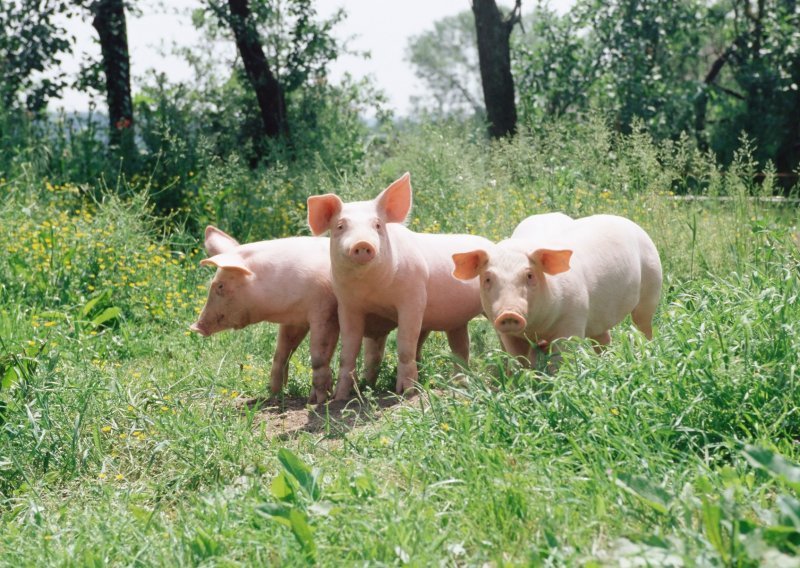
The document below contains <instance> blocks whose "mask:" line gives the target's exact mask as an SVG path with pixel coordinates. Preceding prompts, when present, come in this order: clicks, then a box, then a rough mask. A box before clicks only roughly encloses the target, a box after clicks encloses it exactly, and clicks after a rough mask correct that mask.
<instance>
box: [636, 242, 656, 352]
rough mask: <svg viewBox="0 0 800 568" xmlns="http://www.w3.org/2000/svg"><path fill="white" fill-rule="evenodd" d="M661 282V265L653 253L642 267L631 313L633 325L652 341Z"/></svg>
mask: <svg viewBox="0 0 800 568" xmlns="http://www.w3.org/2000/svg"><path fill="white" fill-rule="evenodd" d="M661 282H662V273H661V264H660V263H659V262H658V253H657V252H655V251H653V256H652V257H650V258H648V261H647V262H644V263H643V265H642V283H641V287H640V290H641V292H640V293H639V303H638V304H637V305H636V307H635V308H633V311H632V312H631V319H632V320H633V323H634V324H635V325H636V327H638V328H639V329H640V330H642V333H644V336H645V337H646V338H647V339H653V315H654V314H655V313H656V308H657V307H658V301H659V298H660V296H661Z"/></svg>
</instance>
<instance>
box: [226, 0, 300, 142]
mask: <svg viewBox="0 0 800 568" xmlns="http://www.w3.org/2000/svg"><path fill="white" fill-rule="evenodd" d="M228 6H229V7H230V10H231V18H230V25H231V29H232V30H233V34H234V36H235V37H236V47H237V49H238V50H239V54H240V55H241V56H242V62H243V63H244V68H245V71H246V72H247V77H248V79H249V80H250V84H251V85H252V86H253V90H254V91H255V93H256V98H257V99H258V107H259V109H260V111H261V120H262V122H263V123H264V133H265V134H266V135H267V136H268V137H270V138H284V139H288V138H289V123H288V121H287V119H286V100H285V99H284V96H283V89H282V88H281V85H280V83H279V82H278V79H277V78H276V77H275V75H274V74H273V73H272V71H271V70H270V68H269V63H268V62H267V58H266V56H265V55H264V50H263V48H262V47H261V40H260V39H259V37H258V32H257V31H256V29H255V27H254V26H253V25H252V23H251V22H250V7H249V5H248V0H228Z"/></svg>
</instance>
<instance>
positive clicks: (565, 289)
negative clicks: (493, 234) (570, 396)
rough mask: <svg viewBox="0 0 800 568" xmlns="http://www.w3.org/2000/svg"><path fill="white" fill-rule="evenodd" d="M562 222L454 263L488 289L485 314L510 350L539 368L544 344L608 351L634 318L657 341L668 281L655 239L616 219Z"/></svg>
mask: <svg viewBox="0 0 800 568" xmlns="http://www.w3.org/2000/svg"><path fill="white" fill-rule="evenodd" d="M528 221H529V219H526V221H524V222H523V223H527V222H528ZM554 221H556V222H555V223H552V224H551V225H550V226H549V228H548V229H547V230H546V231H535V230H529V229H531V228H532V227H533V224H532V223H528V225H529V228H528V229H526V228H524V227H519V228H518V229H520V230H519V231H515V232H514V234H513V235H512V237H511V238H509V239H506V240H504V241H501V242H499V243H497V244H496V245H492V246H490V247H487V248H478V249H474V250H472V251H469V252H461V253H457V254H454V255H453V265H454V270H453V275H454V276H455V277H456V278H458V279H461V280H464V281H468V282H478V281H479V282H480V295H481V303H482V305H483V309H484V312H485V313H486V315H487V317H488V318H489V320H490V321H491V322H493V325H494V328H495V330H496V331H497V332H498V334H499V335H500V339H501V342H502V344H503V347H504V349H505V350H506V351H507V352H508V353H509V354H511V355H513V356H515V357H517V358H520V359H522V360H523V361H524V362H526V363H528V364H530V365H533V364H534V363H535V356H536V346H537V344H544V345H546V344H550V343H551V342H552V341H554V340H556V339H559V338H564V337H573V336H576V337H588V338H590V339H593V340H594V341H596V342H597V343H598V345H601V346H602V345H608V344H609V343H610V341H611V335H610V328H611V327H613V326H614V325H616V324H618V323H619V322H620V321H622V319H623V318H624V317H625V316H626V315H628V314H631V317H632V319H633V323H634V324H636V326H637V327H638V328H639V329H640V330H641V331H642V333H644V335H645V337H647V338H648V339H652V337H653V315H654V314H655V311H656V307H657V305H658V302H659V297H660V294H661V283H662V273H661V261H660V259H659V256H658V251H657V250H656V247H655V245H654V244H653V241H652V240H651V239H650V237H649V236H648V235H647V233H646V232H645V231H644V230H643V229H642V228H641V227H639V226H638V225H637V224H635V223H634V222H632V221H630V220H628V219H625V218H623V217H618V216H615V215H593V216H591V217H585V218H582V219H577V220H574V221H567V222H564V223H559V222H557V219H555V218H550V220H549V222H554ZM562 221H564V220H563V219H562ZM552 347H553V349H554V351H555V355H556V357H555V359H557V355H558V346H557V345H554V346H552Z"/></svg>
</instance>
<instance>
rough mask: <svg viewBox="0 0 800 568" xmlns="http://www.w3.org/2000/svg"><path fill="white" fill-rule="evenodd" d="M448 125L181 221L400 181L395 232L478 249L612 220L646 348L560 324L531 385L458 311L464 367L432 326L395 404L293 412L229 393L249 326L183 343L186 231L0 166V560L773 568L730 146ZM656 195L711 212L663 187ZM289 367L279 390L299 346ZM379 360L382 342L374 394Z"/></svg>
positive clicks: (782, 400) (776, 301) (775, 359)
mask: <svg viewBox="0 0 800 568" xmlns="http://www.w3.org/2000/svg"><path fill="white" fill-rule="evenodd" d="M456 134H457V133H456V132H452V131H448V130H447V129H442V130H435V129H430V130H426V131H422V132H413V133H407V134H404V135H402V136H400V138H399V139H398V140H396V141H395V142H394V143H393V144H394V146H392V148H391V151H389V152H388V153H387V154H386V155H383V156H379V157H374V158H373V159H374V162H365V164H364V165H363V167H362V168H361V169H360V170H358V173H356V174H348V175H344V174H340V173H337V172H335V171H332V170H330V169H328V168H324V167H320V168H318V169H317V170H315V171H313V172H309V171H304V172H298V173H296V174H295V175H293V176H292V175H290V174H289V173H287V172H285V171H284V172H283V173H282V174H281V177H280V180H279V181H272V182H270V183H278V184H282V185H281V187H283V188H284V190H283V191H282V192H278V193H279V195H281V199H282V200H283V199H285V200H287V204H286V207H285V211H290V212H291V214H285V213H284V212H281V211H277V209H278V206H279V205H280V203H273V204H272V205H271V206H272V207H273V208H274V209H275V210H276V212H275V217H274V218H273V217H270V216H269V212H268V211H266V212H264V214H263V216H261V215H259V214H256V215H253V214H247V211H246V210H247V208H248V207H252V206H253V203H256V202H258V203H263V204H267V203H269V199H268V195H256V196H254V197H253V198H252V199H254V200H255V201H248V202H244V203H242V204H240V205H239V206H237V207H234V206H233V205H228V204H226V203H223V202H222V201H220V202H218V203H217V205H218V206H219V207H218V208H217V209H215V210H214V211H215V212H214V213H213V214H212V213H209V215H211V217H210V218H209V220H212V221H215V222H218V223H219V224H220V226H221V227H222V228H223V229H227V228H228V227H227V226H226V220H229V219H232V220H235V223H238V227H239V230H240V231H241V232H242V233H243V234H245V235H246V237H247V238H265V237H268V236H275V235H280V234H286V233H292V232H303V231H304V230H305V229H304V228H303V226H302V222H303V221H302V201H303V198H304V196H305V195H310V194H315V193H321V192H324V191H332V190H333V191H337V192H338V193H340V194H342V195H344V196H346V197H347V198H360V197H368V196H371V195H372V194H374V193H376V192H377V191H378V190H379V189H382V188H383V187H385V185H386V183H387V182H388V181H391V179H393V178H394V177H396V176H397V174H398V173H401V172H402V171H404V170H406V169H408V170H410V171H411V172H412V184H413V185H414V188H415V199H416V201H415V208H414V211H413V212H412V217H413V218H412V221H411V226H412V227H414V228H416V229H418V230H443V231H472V232H476V233H480V234H486V235H487V236H489V237H492V238H500V237H502V236H503V235H505V234H508V233H509V232H510V230H511V228H512V227H513V225H514V224H515V223H516V222H517V221H518V220H519V219H520V218H522V217H523V216H524V215H526V214H531V213H535V212H541V211H545V210H563V211H565V212H567V213H569V214H572V215H575V216H580V215H586V214H591V213H593V212H615V213H618V214H622V215H625V216H628V217H631V218H633V219H634V220H636V221H637V222H639V223H641V224H642V225H643V226H644V227H645V228H646V229H647V230H648V231H649V232H650V234H651V235H652V236H653V238H654V240H655V242H656V244H657V246H658V248H659V251H660V253H661V255H662V260H663V263H664V272H665V275H666V281H665V288H664V290H665V291H664V297H663V300H662V304H661V306H660V309H659V311H658V314H657V321H656V338H655V339H654V341H652V342H647V341H645V340H644V338H643V337H642V336H641V335H640V334H639V333H638V332H636V331H635V329H634V328H633V327H632V325H631V324H630V322H629V321H626V322H623V324H621V325H619V326H617V328H615V329H614V330H613V334H612V335H613V343H612V345H611V347H610V348H609V349H608V350H607V351H606V352H604V353H603V354H601V355H599V356H598V355H596V354H594V352H593V350H592V349H591V346H590V345H588V344H587V343H585V342H582V341H575V340H573V341H572V343H573V345H571V346H570V349H568V350H567V351H566V355H565V358H564V363H563V365H562V367H561V368H560V370H559V371H558V372H557V373H556V374H554V375H548V374H543V373H542V372H540V371H532V370H523V369H519V368H516V367H514V366H513V365H511V369H510V370H503V369H504V367H505V363H506V361H505V358H504V356H503V354H502V353H501V352H500V351H499V350H498V344H497V341H496V338H495V336H494V334H493V332H492V330H491V328H490V326H489V325H488V323H487V322H486V321H484V320H476V321H474V322H473V324H472V327H471V332H472V345H473V352H474V354H475V355H474V360H473V362H472V365H471V370H470V372H469V374H468V376H467V378H466V380H462V381H454V380H453V379H452V378H451V376H450V374H451V368H452V367H451V363H450V360H449V358H448V352H447V349H446V342H445V340H444V339H443V338H442V337H438V336H434V337H433V338H432V340H431V341H430V342H429V343H428V344H427V345H426V350H425V354H424V355H425V357H424V363H423V367H422V371H421V376H422V377H423V387H422V392H421V394H420V395H419V396H418V397H416V398H415V399H413V400H411V401H408V402H405V403H402V404H391V403H387V402H386V401H385V400H383V399H380V398H379V396H380V393H371V392H370V393H366V398H367V401H370V400H371V401H373V402H374V406H372V405H370V404H369V402H368V403H365V407H364V408H362V409H361V410H360V413H359V414H358V415H357V416H356V412H357V410H358V409H357V405H351V408H349V409H344V410H341V409H337V408H330V409H327V410H326V409H320V410H319V412H320V414H321V416H320V417H319V418H318V419H317V422H316V424H317V427H315V428H305V429H304V428H302V427H301V428H298V427H296V426H297V425H294V424H289V423H287V422H286V421H285V420H286V419H285V418H281V416H280V415H279V413H278V412H277V411H276V410H274V409H273V410H263V409H255V410H243V409H242V408H241V407H240V404H239V402H240V401H241V400H243V399H246V398H249V397H255V396H259V395H262V394H264V392H265V391H266V390H267V385H268V376H269V364H270V358H271V355H272V350H273V346H274V341H275V333H276V328H275V326H270V325H258V326H252V327H250V328H247V329H245V330H242V331H240V332H229V333H225V334H220V335H217V336H214V337H212V338H210V339H205V340H204V339H202V338H200V337H196V336H194V335H189V334H188V332H187V331H186V328H187V326H188V324H189V323H191V321H192V319H193V317H194V315H195V314H196V312H197V310H198V309H199V307H200V306H201V305H202V302H203V301H204V297H205V285H206V283H207V282H208V279H209V278H210V274H209V273H208V272H207V271H205V270H204V269H200V268H198V267H197V262H198V260H199V259H200V258H202V256H203V254H202V252H201V251H199V250H198V241H197V239H196V237H197V235H193V234H188V233H186V232H183V231H180V230H171V231H168V232H165V231H164V230H163V225H162V224H160V222H159V221H158V220H156V219H154V218H152V217H151V216H150V215H149V214H148V208H147V204H146V201H145V199H144V198H143V197H142V196H139V197H137V196H136V195H139V194H136V195H135V196H134V197H133V198H132V199H130V200H126V201H121V200H119V199H117V198H113V197H110V196H106V198H105V199H102V200H100V201H92V200H90V199H88V198H86V197H85V195H84V192H82V191H81V190H80V189H79V188H78V187H76V186H73V185H70V184H66V185H64V184H62V185H59V184H55V183H54V182H47V181H46V180H44V179H40V178H38V177H35V176H33V177H31V176H27V177H26V176H22V175H20V176H17V177H15V178H14V179H11V180H4V181H2V182H0V195H2V197H3V205H2V206H0V219H2V224H3V227H4V231H3V232H2V234H0V246H2V248H3V250H4V251H5V252H6V253H5V254H4V255H2V256H0V274H2V275H3V277H2V280H0V338H1V339H2V342H1V343H0V380H2V387H1V388H0V534H2V537H0V565H9V566H23V565H98V566H99V565H107V564H111V565H147V566H149V565H169V566H172V565H199V564H203V565H220V566H236V565H253V564H285V565H297V564H303V563H306V562H317V563H319V564H323V565H337V566H338V565H342V564H345V565H352V564H412V565H418V566H426V565H432V564H444V565H481V564H483V563H487V562H488V563H490V564H492V565H497V566H501V565H519V564H531V565H576V564H578V565H595V566H596V565H619V564H622V563H624V562H625V561H626V560H630V561H634V560H636V559H641V558H646V559H647V560H648V561H649V562H650V563H651V564H653V565H664V564H666V565H681V564H683V565H698V564H699V565H731V566H733V565H736V566H739V565H741V566H750V565H753V566H755V565H765V564H776V563H778V562H780V561H785V562H787V564H788V565H792V564H791V563H792V562H795V561H796V560H797V559H796V555H797V552H798V550H797V546H798V543H800V521H798V519H800V502H798V491H799V490H800V469H798V466H796V465H794V463H795V462H798V461H800V451H798V448H797V444H796V440H797V439H798V435H800V418H799V417H798V411H797V408H798V406H800V405H799V404H798V403H800V400H799V399H800V395H798V390H797V388H796V381H797V379H798V370H797V367H798V358H797V353H798V352H800V278H799V276H798V267H800V251H799V250H798V247H797V244H796V242H795V240H794V238H793V233H794V232H796V230H797V228H796V227H795V226H793V225H792V224H793V223H796V217H795V215H796V211H795V210H787V209H780V208H775V207H773V206H770V205H765V204H758V203H756V202H753V201H752V200H750V199H748V197H749V196H750V195H753V194H754V193H756V192H758V191H760V190H761V189H760V188H759V187H755V186H753V185H752V183H751V181H750V180H752V176H750V175H749V173H748V172H749V170H748V167H749V166H748V159H747V155H746V152H745V153H744V154H742V155H740V159H739V161H738V162H737V163H736V164H734V166H733V167H732V168H731V170H730V171H727V172H722V171H720V170H718V169H716V166H715V165H714V164H713V162H710V161H709V160H710V158H704V157H702V156H697V155H696V154H695V155H692V156H690V158H687V157H686V156H687V154H686V152H685V151H684V150H681V149H680V148H677V149H676V148H675V147H658V148H657V147H654V146H653V145H652V144H651V143H650V142H649V141H647V140H643V139H641V138H637V136H639V135H636V134H635V135H633V136H632V137H631V138H624V139H614V138H613V137H612V136H611V135H610V134H609V133H608V132H607V131H606V130H604V129H603V128H601V126H600V125H597V124H594V125H591V124H589V125H587V126H585V127H584V130H583V131H579V132H572V133H571V134H572V135H571V136H569V137H567V136H565V132H563V131H560V130H558V128H557V127H554V131H553V132H545V133H539V134H535V135H534V134H529V135H523V136H520V137H519V138H518V139H516V140H514V141H512V142H510V143H506V144H503V145H499V146H496V147H494V148H492V149H487V148H486V147H485V146H484V145H483V144H484V143H483V142H481V141H480V140H478V139H477V138H474V139H473V138H470V136H469V135H468V134H466V135H464V136H462V137H460V138H459V137H458V136H456ZM689 162H691V164H690V165H689V166H687V163H689ZM676 164H678V165H680V167H678V166H677V165H676ZM679 172H683V173H682V174H680V173H679ZM687 172H688V173H687ZM220 180H224V176H223V175H221V174H220V173H219V172H215V173H214V175H213V176H210V177H209V178H208V179H206V180H198V181H197V183H198V184H201V185H203V184H205V186H204V187H205V189H204V192H205V193H204V194H205V195H209V196H213V195H215V191H216V189H217V186H216V185H215V184H217V183H223V182H222V181H220ZM691 180H701V181H698V182H696V183H697V184H698V185H697V186H692V187H689V185H691V183H695V182H692V181H691ZM681 184H684V185H681ZM684 190H687V191H688V190H690V191H698V192H699V191H703V192H706V193H711V194H714V193H721V194H726V195H731V196H733V197H734V199H733V200H732V201H731V202H725V203H716V202H713V201H709V202H702V203H686V202H679V201H675V200H673V199H671V197H670V193H671V192H674V191H684ZM499 192H502V194H503V199H502V204H503V205H502V206H498V202H499V200H498V198H497V196H498V193H499ZM291 196H296V201H292V200H291V199H292V198H291ZM252 211H258V209H257V208H256V209H252ZM252 211H251V213H252ZM204 222H205V221H204ZM237 236H238V235H237ZM242 238H245V237H242ZM291 365H292V366H291V370H290V375H291V380H290V385H289V388H288V393H287V395H288V399H289V400H290V401H291V400H294V399H296V398H297V397H303V396H305V395H306V394H307V393H308V388H309V384H310V376H311V370H310V366H309V357H308V350H307V345H303V346H302V347H301V349H300V351H299V352H298V353H297V354H296V355H295V357H294V358H293V360H292V363H291ZM394 365H395V357H394V354H393V353H392V350H391V347H390V348H389V349H388V356H387V362H386V365H385V368H384V369H383V371H382V375H381V380H380V385H382V386H383V387H384V388H386V387H388V386H390V385H391V383H392V378H391V377H392V375H393V372H394ZM379 390H380V389H379ZM380 402H382V404H378V403H380ZM311 412H312V411H310V410H309V411H306V410H295V411H294V416H295V417H296V416H298V415H299V416H301V417H305V416H306V414H307V413H311ZM354 423H355V426H354V425H353V424H354Z"/></svg>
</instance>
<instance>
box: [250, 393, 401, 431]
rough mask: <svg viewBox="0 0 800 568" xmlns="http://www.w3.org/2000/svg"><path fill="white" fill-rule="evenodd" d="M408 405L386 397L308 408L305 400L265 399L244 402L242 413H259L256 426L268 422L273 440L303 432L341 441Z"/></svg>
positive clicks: (385, 394) (390, 395)
mask: <svg viewBox="0 0 800 568" xmlns="http://www.w3.org/2000/svg"><path fill="white" fill-rule="evenodd" d="M408 403H409V399H408V398H403V397H399V396H397V395H396V394H388V393H384V394H380V395H377V396H374V397H371V398H369V399H361V400H359V399H358V398H353V399H351V400H347V401H330V402H327V403H324V404H317V405H311V404H308V401H307V399H305V398H294V397H286V396H280V397H269V398H266V397H261V398H252V399H247V400H242V401H240V402H239V407H240V408H241V409H242V411H249V412H252V411H253V410H256V416H255V423H256V424H258V425H261V424H263V423H264V422H266V423H267V426H268V427H267V431H268V432H269V435H270V437H279V438H289V437H293V436H295V435H297V434H299V433H300V432H308V433H311V434H323V435H325V436H326V437H340V436H342V435H344V434H346V433H347V432H350V431H351V430H353V429H354V428H357V427H359V426H364V425H366V424H369V423H371V422H374V421H375V420H377V419H378V418H380V416H381V415H382V414H383V413H384V412H386V411H388V410H390V409H392V408H397V407H399V406H401V405H402V404H408Z"/></svg>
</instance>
